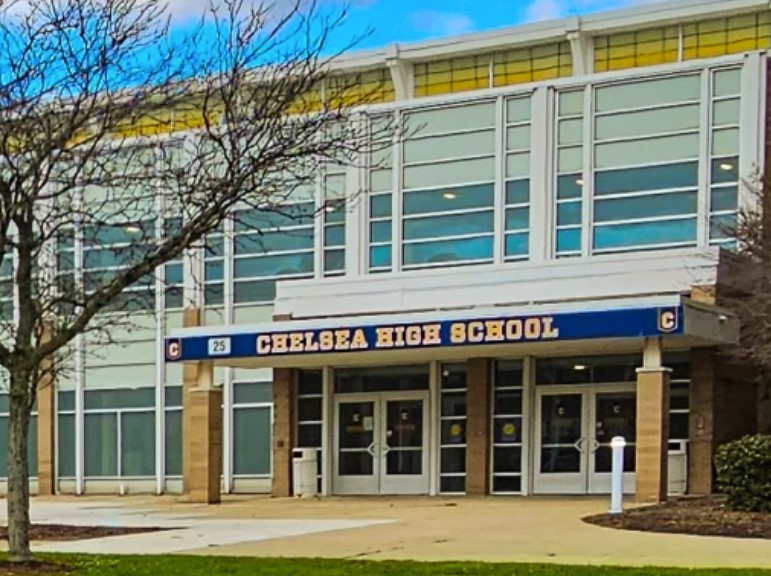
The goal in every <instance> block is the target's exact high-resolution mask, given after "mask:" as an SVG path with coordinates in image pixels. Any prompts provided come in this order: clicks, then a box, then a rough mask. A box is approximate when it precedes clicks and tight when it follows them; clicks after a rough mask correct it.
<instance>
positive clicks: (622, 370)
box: [536, 354, 642, 386]
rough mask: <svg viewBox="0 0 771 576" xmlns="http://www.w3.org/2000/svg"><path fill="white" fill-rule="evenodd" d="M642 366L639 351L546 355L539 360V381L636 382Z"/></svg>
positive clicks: (537, 381) (545, 382)
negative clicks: (628, 353) (545, 357)
mask: <svg viewBox="0 0 771 576" xmlns="http://www.w3.org/2000/svg"><path fill="white" fill-rule="evenodd" d="M640 366H642V357H641V356H639V355H637V354H634V355H625V356H579V357H574V358H547V359H543V360H538V362H537V363H536V383H537V384H538V385H539V386H542V385H552V384H554V385H562V384H614V383H626V382H636V381H637V368H639V367H640Z"/></svg>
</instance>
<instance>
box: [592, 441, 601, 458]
mask: <svg viewBox="0 0 771 576" xmlns="http://www.w3.org/2000/svg"><path fill="white" fill-rule="evenodd" d="M599 448H600V443H599V442H597V439H596V438H592V454H594V453H595V452H597V450H598V449H599Z"/></svg>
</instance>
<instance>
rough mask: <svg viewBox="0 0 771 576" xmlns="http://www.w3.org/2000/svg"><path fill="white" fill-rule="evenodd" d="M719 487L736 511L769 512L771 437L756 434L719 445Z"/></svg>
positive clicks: (717, 463)
mask: <svg viewBox="0 0 771 576" xmlns="http://www.w3.org/2000/svg"><path fill="white" fill-rule="evenodd" d="M715 464H716V466H717V477H718V488H719V489H720V491H721V492H723V493H724V494H725V495H726V496H727V499H728V500H727V505H728V507H729V508H730V509H731V510H736V511H739V512H771V435H768V434H756V435H755V436H745V437H744V438H742V439H740V440H736V441H734V442H730V443H728V444H724V445H723V446H720V448H718V450H717V455H716V456H715Z"/></svg>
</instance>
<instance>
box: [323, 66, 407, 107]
mask: <svg viewBox="0 0 771 576" xmlns="http://www.w3.org/2000/svg"><path fill="white" fill-rule="evenodd" d="M395 95H396V94H395V91H394V83H393V79H392V78H391V71H390V70H389V69H388V68H380V69H378V70H368V71H365V72H356V73H354V74H346V75H342V76H329V77H327V78H325V79H324V100H325V102H326V103H327V106H329V107H330V108H339V107H349V106H362V105H364V104H376V103H378V102H393V100H394V98H395Z"/></svg>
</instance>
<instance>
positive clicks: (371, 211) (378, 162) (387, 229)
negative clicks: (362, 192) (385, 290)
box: [367, 117, 393, 272]
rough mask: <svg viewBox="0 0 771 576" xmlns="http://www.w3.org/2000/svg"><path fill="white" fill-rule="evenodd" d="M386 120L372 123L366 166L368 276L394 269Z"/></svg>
mask: <svg viewBox="0 0 771 576" xmlns="http://www.w3.org/2000/svg"><path fill="white" fill-rule="evenodd" d="M390 122H391V118H389V117H376V118H373V119H372V122H371V132H372V139H373V147H374V149H373V151H372V153H371V158H370V166H369V190H370V194H369V198H368V202H367V216H368V230H367V238H368V243H369V253H368V265H369V271H370V272H388V271H390V270H391V267H392V265H393V261H392V260H393V259H392V242H393V217H392V216H393V194H392V190H393V144H392V142H391V138H390V137H387V136H390V134H389V133H388V130H387V128H388V126H389V123H390Z"/></svg>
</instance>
